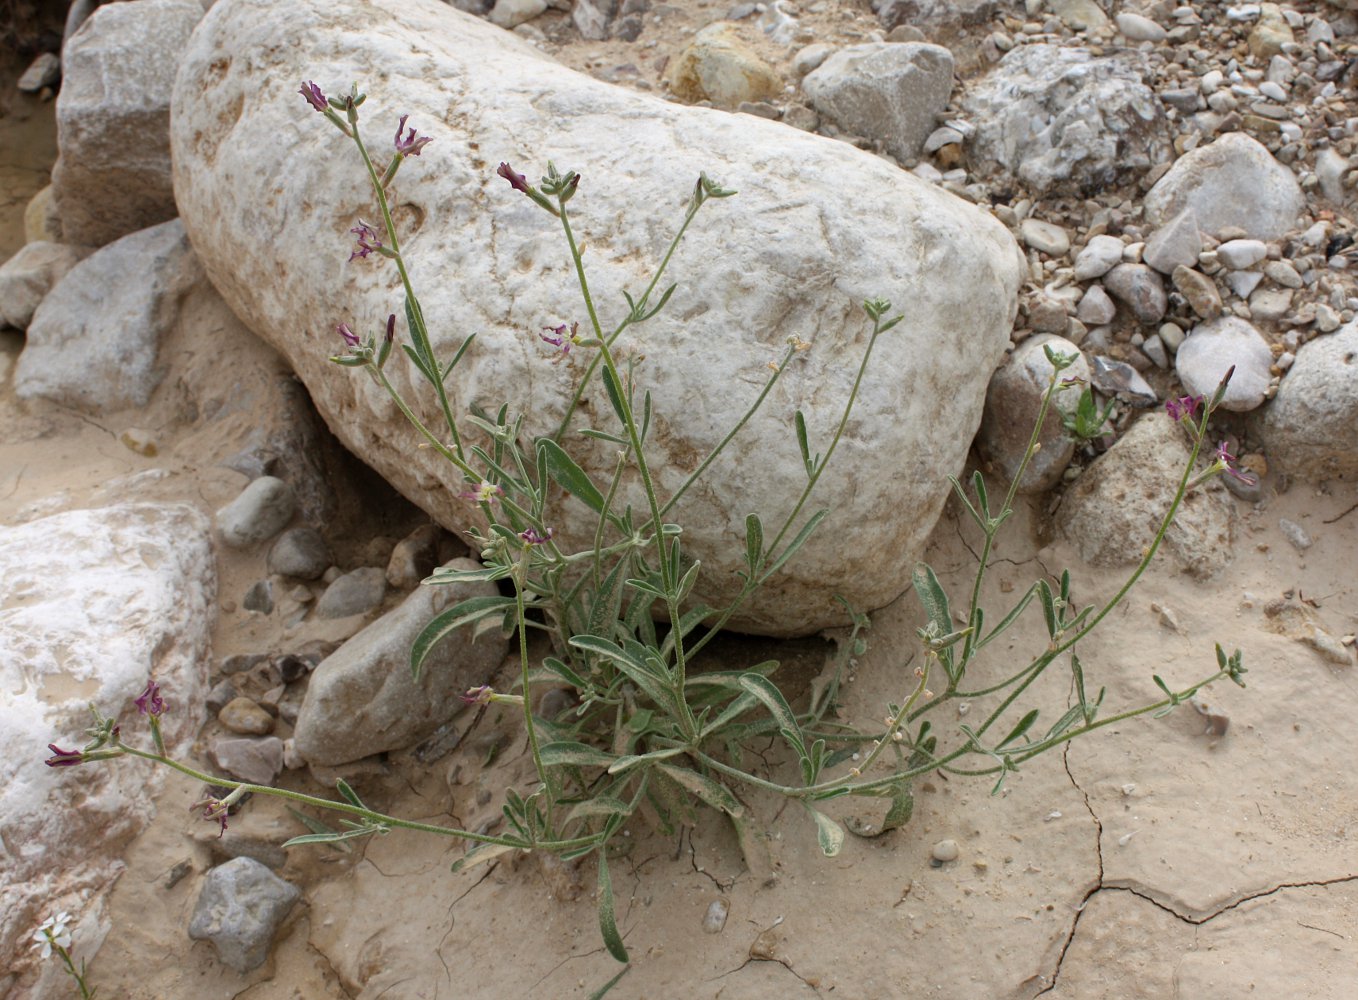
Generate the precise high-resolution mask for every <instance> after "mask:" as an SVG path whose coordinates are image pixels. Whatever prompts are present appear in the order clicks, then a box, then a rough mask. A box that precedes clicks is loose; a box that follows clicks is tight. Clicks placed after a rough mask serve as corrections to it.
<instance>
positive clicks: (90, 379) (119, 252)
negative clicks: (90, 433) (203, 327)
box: [14, 5, 202, 416]
mask: <svg viewBox="0 0 1358 1000" xmlns="http://www.w3.org/2000/svg"><path fill="white" fill-rule="evenodd" d="M118 6H123V5H118ZM201 277H202V270H201V269H200V267H199V265H198V259H197V257H196V256H195V255H194V253H193V249H192V248H191V247H190V246H189V241H188V239H187V237H185V235H184V227H183V226H182V225H180V223H179V221H178V220H175V221H172V222H165V223H162V224H161V225H159V226H154V227H152V228H150V229H143V230H142V231H141V232H137V233H133V234H132V235H131V236H124V237H123V238H122V239H120V240H118V241H117V242H116V243H113V244H111V245H110V246H106V247H104V248H103V249H102V250H99V251H98V252H96V253H94V254H92V255H91V256H89V257H86V258H85V259H84V260H82V261H81V262H80V263H78V264H76V265H75V267H73V268H71V270H70V271H68V272H67V274H66V276H65V277H64V278H63V279H62V280H61V282H60V283H59V284H58V285H56V287H54V288H53V289H52V290H51V291H50V292H48V294H47V296H46V297H45V298H44V299H43V301H42V303H41V304H40V305H39V306H38V308H37V310H36V311H35V312H34V314H33V319H32V320H31V321H30V322H29V324H28V337H27V342H26V345H25V347H24V352H23V354H21V355H20V356H19V365H18V367H17V369H16V370H15V376H14V379H15V384H16V387H17V391H18V393H19V396H20V397H21V398H23V399H32V398H33V397H35V396H41V397H44V398H46V399H51V400H53V401H54V402H57V403H61V404H62V405H63V406H69V407H71V408H72V409H76V410H79V411H81V412H82V413H89V414H92V415H96V416H97V415H100V414H104V413H108V412H111V411H113V410H120V409H125V408H128V407H133V406H145V405H146V403H147V401H148V400H150V398H151V393H152V392H154V391H155V388H156V386H157V385H159V384H160V380H161V378H162V377H163V376H164V374H165V373H164V370H163V368H162V367H161V366H160V365H159V364H157V354H158V351H159V347H160V341H161V339H162V338H163V337H164V336H166V335H167V334H168V333H169V331H170V330H171V329H172V328H173V327H174V325H175V323H176V322H177V321H178V319H179V309H180V304H181V303H182V301H183V298H184V296H185V295H187V294H188V292H189V290H190V289H191V288H192V287H193V285H194V284H195V283H196V282H198V281H199V280H200V279H201Z"/></svg>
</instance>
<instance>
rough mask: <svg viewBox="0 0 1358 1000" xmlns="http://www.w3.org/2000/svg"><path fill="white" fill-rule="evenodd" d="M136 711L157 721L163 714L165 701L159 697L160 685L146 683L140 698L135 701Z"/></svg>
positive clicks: (150, 681) (153, 682)
mask: <svg viewBox="0 0 1358 1000" xmlns="http://www.w3.org/2000/svg"><path fill="white" fill-rule="evenodd" d="M136 705H137V711H138V712H140V713H141V714H142V715H149V716H151V718H153V719H159V718H160V717H161V716H162V715H163V714H165V708H166V705H165V699H164V698H162V697H161V696H160V685H159V684H157V683H156V682H155V681H153V680H148V681H147V682H146V690H145V691H143V692H142V693H141V697H140V698H138V699H137V700H136Z"/></svg>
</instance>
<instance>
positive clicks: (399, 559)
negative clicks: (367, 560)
mask: <svg viewBox="0 0 1358 1000" xmlns="http://www.w3.org/2000/svg"><path fill="white" fill-rule="evenodd" d="M442 538H443V529H442V528H440V527H439V526H438V525H437V524H422V525H420V526H419V527H418V528H416V529H415V530H414V531H412V532H411V533H410V534H409V535H407V536H406V537H405V538H403V539H401V540H400V541H399V542H397V543H396V548H394V549H392V550H391V558H390V559H389V560H387V583H389V584H391V585H392V586H393V587H395V588H396V589H397V590H409V589H410V588H411V587H418V586H419V585H420V581H421V580H423V579H424V578H425V577H426V576H428V575H429V574H430V573H432V572H433V571H434V567H435V566H437V565H438V564H439V542H440V541H441V540H442Z"/></svg>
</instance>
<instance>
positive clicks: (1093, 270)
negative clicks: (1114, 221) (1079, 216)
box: [1075, 236, 1122, 281]
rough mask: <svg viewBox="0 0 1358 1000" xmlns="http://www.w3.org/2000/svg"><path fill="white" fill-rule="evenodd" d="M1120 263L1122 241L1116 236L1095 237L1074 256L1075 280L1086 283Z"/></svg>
mask: <svg viewBox="0 0 1358 1000" xmlns="http://www.w3.org/2000/svg"><path fill="white" fill-rule="evenodd" d="M1120 263H1122V240H1120V239H1118V238H1117V237H1116V236H1095V237H1092V238H1091V239H1090V241H1089V242H1088V243H1087V244H1086V245H1085V248H1084V249H1083V250H1081V251H1080V252H1079V253H1078V254H1077V255H1076V256H1075V279H1076V280H1077V281H1088V280H1089V279H1090V278H1099V277H1102V276H1103V275H1105V274H1107V273H1108V272H1109V271H1110V270H1111V269H1112V268H1113V267H1114V266H1115V265H1117V264H1120Z"/></svg>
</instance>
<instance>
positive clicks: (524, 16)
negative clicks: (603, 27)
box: [490, 0, 602, 37]
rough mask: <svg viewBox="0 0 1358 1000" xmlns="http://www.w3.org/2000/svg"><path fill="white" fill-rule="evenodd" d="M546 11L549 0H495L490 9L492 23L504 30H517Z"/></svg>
mask: <svg viewBox="0 0 1358 1000" xmlns="http://www.w3.org/2000/svg"><path fill="white" fill-rule="evenodd" d="M546 9H547V0H495V6H494V7H492V8H491V9H490V21H491V23H492V24H498V25H499V26H500V27H502V28H517V27H518V26H519V25H521V24H524V23H526V22H528V21H531V20H533V18H535V17H537V16H538V15H539V14H541V13H542V12H543V11H545V10H546ZM600 37H602V36H600Z"/></svg>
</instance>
